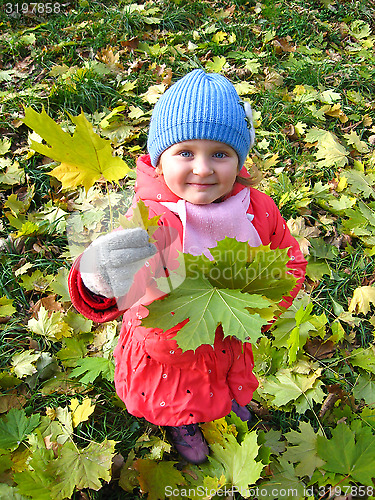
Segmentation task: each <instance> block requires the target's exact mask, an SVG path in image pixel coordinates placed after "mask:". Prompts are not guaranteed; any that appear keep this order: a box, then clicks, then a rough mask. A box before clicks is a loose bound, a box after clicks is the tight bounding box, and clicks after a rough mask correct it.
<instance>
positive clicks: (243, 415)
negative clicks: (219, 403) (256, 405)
mask: <svg viewBox="0 0 375 500" xmlns="http://www.w3.org/2000/svg"><path fill="white" fill-rule="evenodd" d="M232 411H233V412H234V413H235V414H236V415H237V417H239V418H240V419H241V420H242V422H250V420H251V412H250V410H249V409H248V408H246V406H240V405H239V404H238V403H237V401H236V400H235V399H233V401H232Z"/></svg>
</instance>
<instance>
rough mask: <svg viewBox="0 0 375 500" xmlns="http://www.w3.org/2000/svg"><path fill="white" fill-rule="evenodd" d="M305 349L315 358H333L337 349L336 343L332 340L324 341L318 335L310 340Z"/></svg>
mask: <svg viewBox="0 0 375 500" xmlns="http://www.w3.org/2000/svg"><path fill="white" fill-rule="evenodd" d="M304 349H305V351H306V352H308V353H309V354H310V355H311V356H313V357H314V358H315V359H327V358H332V356H333V355H334V354H335V351H336V347H335V344H334V343H333V342H332V341H331V340H327V341H326V342H324V341H323V340H322V339H320V338H318V337H315V338H313V339H310V340H308V341H307V342H306V344H305V347H304Z"/></svg>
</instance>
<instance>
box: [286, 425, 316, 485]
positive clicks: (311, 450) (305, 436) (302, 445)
mask: <svg viewBox="0 0 375 500" xmlns="http://www.w3.org/2000/svg"><path fill="white" fill-rule="evenodd" d="M299 430H300V432H297V431H290V432H288V433H286V434H285V437H286V439H287V440H288V442H289V443H290V444H291V445H293V446H288V448H287V450H286V452H285V453H284V454H283V458H285V459H286V460H288V461H289V462H292V463H298V465H297V466H296V474H297V475H298V476H301V477H303V476H310V477H311V476H312V474H313V472H314V470H315V469H316V468H318V467H321V466H322V465H324V460H322V459H321V458H319V456H318V452H317V444H316V442H317V437H318V434H319V435H321V432H320V431H319V432H318V434H316V433H315V432H314V429H313V428H312V427H311V424H310V423H308V422H301V423H300V425H299Z"/></svg>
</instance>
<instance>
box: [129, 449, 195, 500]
mask: <svg viewBox="0 0 375 500" xmlns="http://www.w3.org/2000/svg"><path fill="white" fill-rule="evenodd" d="M175 463H176V462H155V461H154V460H150V459H148V458H145V459H143V458H140V459H138V460H136V461H135V462H134V467H135V469H136V470H137V471H138V472H139V476H138V481H139V485H140V487H141V489H142V492H143V493H148V496H147V499H148V500H164V499H165V488H166V487H167V486H169V487H170V488H172V489H175V488H177V487H178V485H179V484H184V483H185V480H184V477H183V476H182V474H181V472H179V471H178V470H177V469H176V468H175V467H174V466H173V465H174V464H175Z"/></svg>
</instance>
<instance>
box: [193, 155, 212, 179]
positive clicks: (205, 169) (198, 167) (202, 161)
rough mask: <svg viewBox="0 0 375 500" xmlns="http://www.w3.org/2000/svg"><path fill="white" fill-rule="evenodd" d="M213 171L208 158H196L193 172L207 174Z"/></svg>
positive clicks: (201, 174)
mask: <svg viewBox="0 0 375 500" xmlns="http://www.w3.org/2000/svg"><path fill="white" fill-rule="evenodd" d="M212 173H213V169H212V167H211V165H210V163H209V161H208V160H207V159H206V158H199V157H198V158H196V159H195V161H194V165H193V174H196V175H200V176H207V175H211V174H212Z"/></svg>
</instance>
